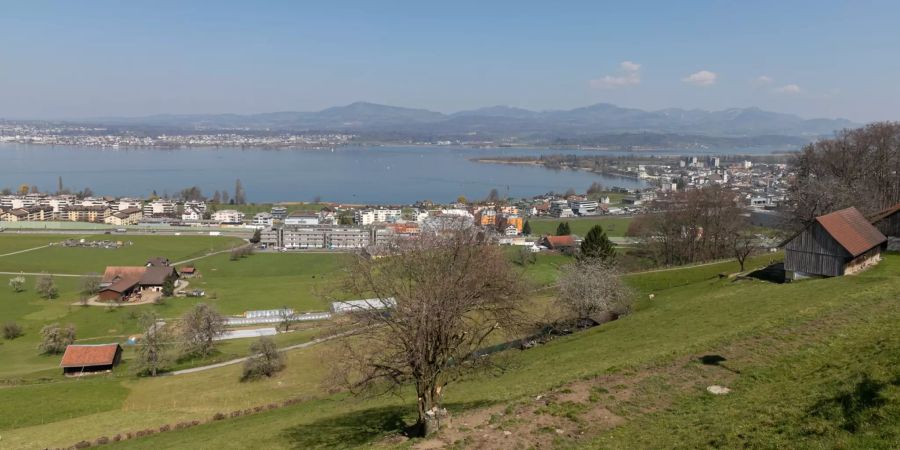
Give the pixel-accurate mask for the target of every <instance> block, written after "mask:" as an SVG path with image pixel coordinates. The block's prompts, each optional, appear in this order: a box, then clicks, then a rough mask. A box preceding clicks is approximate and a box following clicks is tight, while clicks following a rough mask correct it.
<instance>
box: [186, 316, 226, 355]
mask: <svg viewBox="0 0 900 450" xmlns="http://www.w3.org/2000/svg"><path fill="white" fill-rule="evenodd" d="M224 332H225V318H224V317H222V315H221V314H219V313H218V312H217V311H216V310H215V309H213V308H212V307H211V306H209V305H207V304H206V303H198V304H197V305H195V306H194V307H193V308H192V309H191V310H190V311H188V312H186V313H185V314H184V316H182V317H181V338H182V342H183V345H184V352H185V353H187V354H193V355H198V356H206V355H209V354H210V353H211V352H212V351H213V349H214V348H215V339H216V338H217V337H219V336H221V335H222V333H224Z"/></svg>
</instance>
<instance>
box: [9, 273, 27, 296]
mask: <svg viewBox="0 0 900 450" xmlns="http://www.w3.org/2000/svg"><path fill="white" fill-rule="evenodd" d="M9 287H10V288H12V290H13V292H16V293H18V292H22V291H24V290H25V277H23V276H21V275H19V276H15V277H12V278H10V279H9Z"/></svg>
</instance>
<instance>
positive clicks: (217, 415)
mask: <svg viewBox="0 0 900 450" xmlns="http://www.w3.org/2000/svg"><path fill="white" fill-rule="evenodd" d="M226 417H227V416H225V414H222V413H220V412H217V413H215V414H214V415H213V420H225V418H226Z"/></svg>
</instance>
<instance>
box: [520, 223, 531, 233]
mask: <svg viewBox="0 0 900 450" xmlns="http://www.w3.org/2000/svg"><path fill="white" fill-rule="evenodd" d="M522 234H524V235H525V236H531V224H530V223H528V221H527V220H526V221H525V224H524V225H522Z"/></svg>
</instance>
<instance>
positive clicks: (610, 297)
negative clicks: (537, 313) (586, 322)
mask: <svg viewBox="0 0 900 450" xmlns="http://www.w3.org/2000/svg"><path fill="white" fill-rule="evenodd" d="M558 289H559V292H558V297H557V301H558V303H559V305H560V307H561V308H562V309H563V310H564V311H566V312H568V314H569V315H570V316H571V317H570V318H572V319H584V318H591V319H595V318H597V317H598V316H601V315H613V316H615V317H618V316H621V315H624V314H627V313H628V312H629V311H630V310H631V302H632V294H631V291H630V290H629V289H628V287H627V286H625V284H624V283H623V282H622V280H621V279H620V278H619V273H618V271H617V270H616V267H615V265H614V264H613V263H611V262H608V261H604V260H601V259H598V258H585V259H582V260H579V261H578V262H576V263H575V264H569V265H566V266H563V267H562V269H561V273H560V276H559V282H558Z"/></svg>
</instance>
